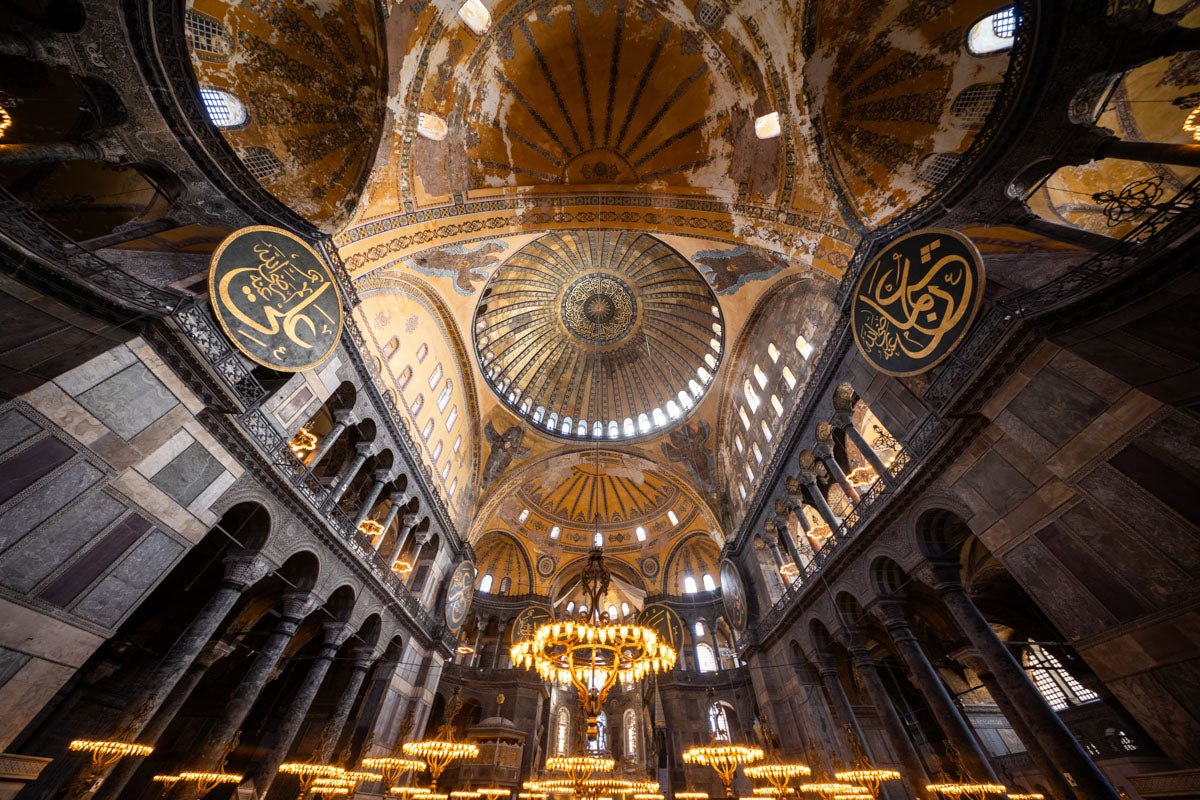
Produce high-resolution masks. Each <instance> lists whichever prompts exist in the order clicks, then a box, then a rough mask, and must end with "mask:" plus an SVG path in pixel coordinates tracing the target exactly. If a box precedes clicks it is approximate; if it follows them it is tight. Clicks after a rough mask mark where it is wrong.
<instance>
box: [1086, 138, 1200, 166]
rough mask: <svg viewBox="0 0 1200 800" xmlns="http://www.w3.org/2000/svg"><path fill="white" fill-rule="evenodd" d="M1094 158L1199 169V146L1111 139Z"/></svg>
mask: <svg viewBox="0 0 1200 800" xmlns="http://www.w3.org/2000/svg"><path fill="white" fill-rule="evenodd" d="M1096 157H1097V158H1120V159H1125V160H1128V161H1146V162H1149V163H1151V164H1172V165H1174V166H1177V167H1200V144H1172V143H1168V142H1130V141H1125V140H1124V139H1116V138H1113V139H1109V140H1107V141H1106V142H1105V143H1104V144H1103V145H1102V146H1101V147H1100V152H1099V153H1097V155H1096Z"/></svg>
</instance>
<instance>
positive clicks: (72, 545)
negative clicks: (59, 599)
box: [0, 492, 125, 592]
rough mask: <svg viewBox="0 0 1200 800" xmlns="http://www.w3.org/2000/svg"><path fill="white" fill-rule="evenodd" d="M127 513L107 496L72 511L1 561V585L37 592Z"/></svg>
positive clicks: (97, 495)
mask: <svg viewBox="0 0 1200 800" xmlns="http://www.w3.org/2000/svg"><path fill="white" fill-rule="evenodd" d="M124 511H125V506H124V505H123V504H122V503H120V502H118V501H117V500H115V499H113V498H112V497H110V496H109V495H107V494H105V493H103V492H96V493H95V494H92V495H91V496H90V497H88V498H87V500H86V501H84V502H80V503H76V504H74V505H72V506H70V507H68V508H67V509H66V510H65V511H64V512H63V513H62V514H60V515H58V516H57V517H55V518H53V519H51V520H50V521H48V522H46V523H45V524H43V525H41V526H40V527H39V528H37V530H35V531H33V532H32V533H30V534H28V535H27V536H25V537H24V538H23V539H21V540H20V541H18V542H16V543H15V544H14V545H13V546H12V547H11V548H9V549H8V550H7V551H6V552H5V553H4V555H3V557H0V584H3V585H5V586H7V587H9V588H10V589H13V590H15V591H18V592H30V591H33V589H34V588H36V587H37V585H38V584H39V583H41V582H42V581H43V580H45V579H46V578H47V577H48V576H49V575H50V574H51V573H53V572H54V571H55V570H56V569H58V568H59V567H60V566H62V565H63V564H65V563H66V562H67V561H68V560H69V559H70V558H71V557H72V556H74V555H75V553H77V552H78V551H79V550H81V549H83V548H84V547H85V546H87V544H88V542H90V541H91V540H92V538H93V537H95V536H96V535H97V534H98V533H99V532H100V531H102V530H104V529H105V528H106V527H107V526H108V525H109V524H110V523H112V521H113V520H115V519H116V518H117V517H118V516H119V515H120V514H121V513H122V512H124Z"/></svg>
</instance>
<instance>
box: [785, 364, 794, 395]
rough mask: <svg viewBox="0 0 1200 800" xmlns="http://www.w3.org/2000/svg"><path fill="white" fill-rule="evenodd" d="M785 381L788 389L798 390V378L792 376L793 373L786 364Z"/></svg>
mask: <svg viewBox="0 0 1200 800" xmlns="http://www.w3.org/2000/svg"><path fill="white" fill-rule="evenodd" d="M783 381H784V383H786V384H787V387H788V389H795V388H796V376H795V375H793V374H792V371H791V370H790V369H788V368H787V365H786V364H785V365H784V367H783Z"/></svg>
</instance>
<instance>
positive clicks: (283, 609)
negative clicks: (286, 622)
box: [279, 590, 317, 619]
mask: <svg viewBox="0 0 1200 800" xmlns="http://www.w3.org/2000/svg"><path fill="white" fill-rule="evenodd" d="M279 605H280V613H281V614H282V616H283V618H284V619H302V618H303V617H305V616H306V615H307V614H308V613H309V612H311V611H312V610H313V609H315V608H316V607H317V599H316V598H315V597H313V596H312V593H311V592H308V591H305V590H297V591H292V592H285V593H284V595H283V597H282V598H281V599H280V603H279Z"/></svg>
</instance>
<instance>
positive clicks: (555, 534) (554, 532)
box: [550, 525, 562, 540]
mask: <svg viewBox="0 0 1200 800" xmlns="http://www.w3.org/2000/svg"><path fill="white" fill-rule="evenodd" d="M561 533H562V528H560V527H558V526H557V525H555V526H554V527H553V528H551V529H550V538H551V539H555V540H557V539H558V537H559V535H560V534H561Z"/></svg>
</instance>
